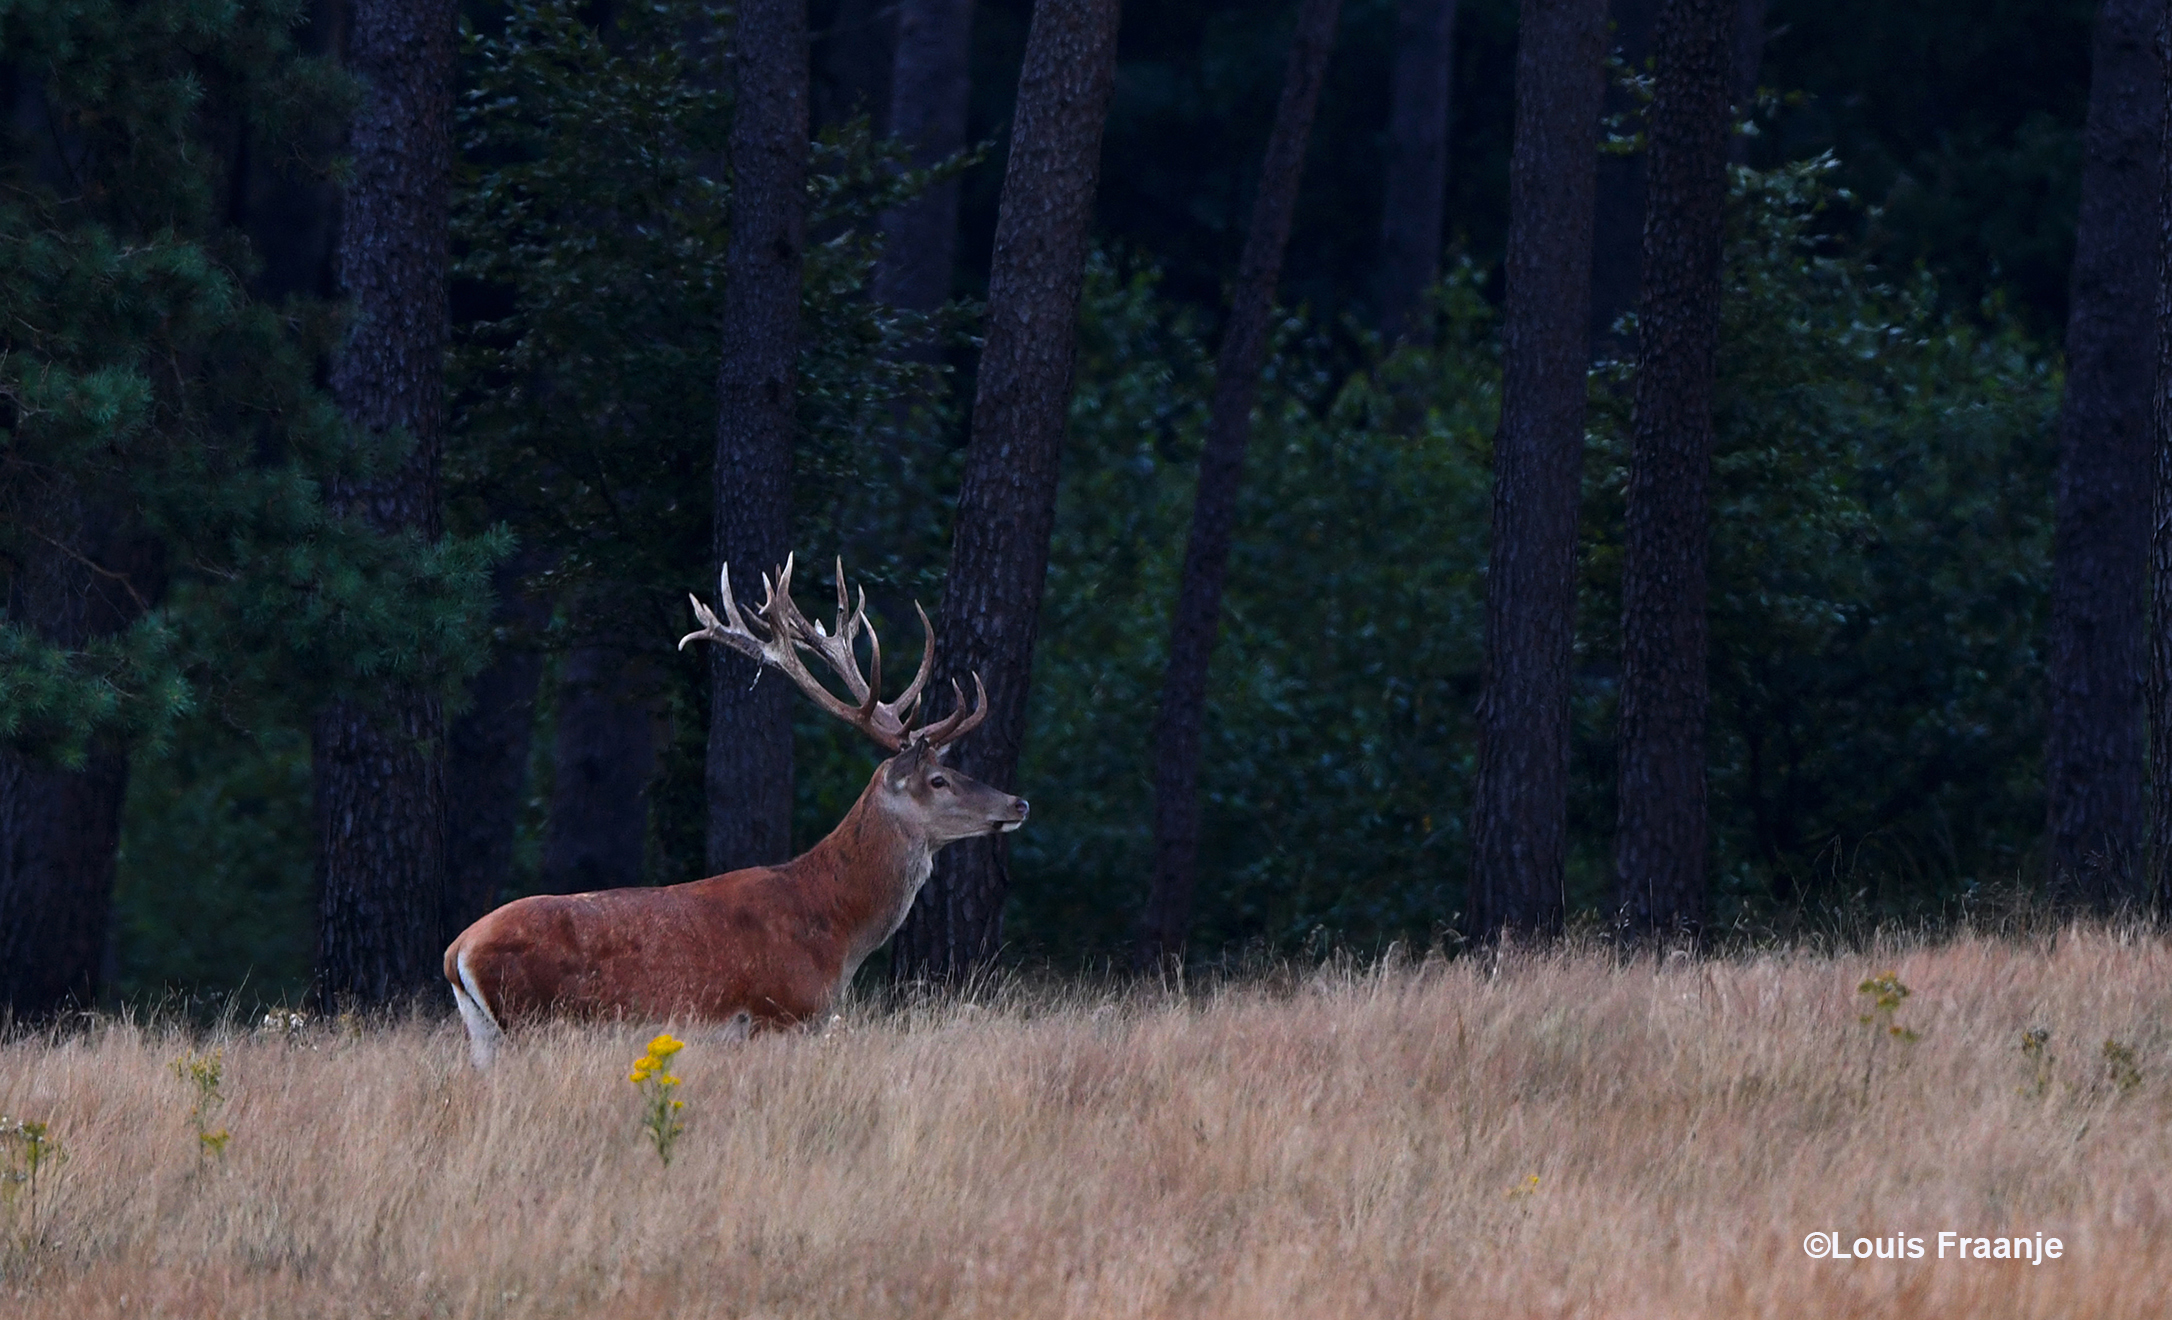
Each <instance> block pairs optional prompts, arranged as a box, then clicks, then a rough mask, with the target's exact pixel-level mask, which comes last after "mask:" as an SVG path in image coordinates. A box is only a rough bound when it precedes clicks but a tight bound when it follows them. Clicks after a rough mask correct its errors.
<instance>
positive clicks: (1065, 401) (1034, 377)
mask: <svg viewBox="0 0 2172 1320" xmlns="http://www.w3.org/2000/svg"><path fill="white" fill-rule="evenodd" d="M1117 13H1118V6H1117V0H1039V3H1037V4H1036V5H1035V6H1034V9H1033V25H1032V27H1031V29H1030V30H1029V31H1028V33H1027V36H1026V55H1025V63H1024V67H1023V68H1022V69H1020V71H1019V75H1018V112H1017V118H1016V120H1015V121H1014V124H1013V127H1012V130H1011V155H1010V163H1009V165H1008V167H1007V169H1006V172H1005V175H1004V180H1003V200H1002V203H1001V206H1000V208H999V210H998V212H997V216H996V238H995V254H994V257H993V260H992V262H991V265H990V269H989V275H988V339H987V346H986V347H985V348H984V349H982V351H981V359H980V385H979V393H978V395H977V396H976V397H975V399H974V403H973V438H972V443H971V446H970V448H969V449H968V450H967V451H966V460H965V475H964V478H963V479H962V481H961V483H960V485H959V490H958V511H957V518H956V528H955V530H954V532H953V533H952V541H951V551H950V573H949V576H948V577H947V578H946V579H945V581H944V586H943V616H942V623H941V625H940V627H939V628H938V630H937V634H936V645H937V649H938V659H937V665H938V670H937V677H938V679H955V680H957V681H959V682H961V683H962V684H963V686H964V687H965V689H966V691H967V692H968V693H970V692H971V691H972V682H971V679H970V677H969V676H970V675H972V674H976V673H977V674H979V675H980V676H981V677H982V679H983V680H985V681H986V683H987V685H988V704H989V711H988V719H987V722H986V723H984V724H982V725H981V727H980V729H979V731H978V732H976V733H974V734H973V735H972V736H971V737H970V738H967V739H966V740H965V741H964V742H962V743H960V744H959V745H958V747H959V750H958V753H957V754H956V755H955V757H954V759H955V760H957V762H958V763H959V768H960V769H962V770H964V771H965V772H966V773H967V774H969V775H971V776H973V777H974V778H976V779H979V780H981V781H982V782H983V783H988V784H994V785H998V786H1003V787H1009V786H1011V785H1012V784H1013V782H1014V781H1015V779H1016V777H1017V771H1018V753H1019V748H1020V745H1021V744H1022V743H1023V742H1024V740H1025V733H1026V695H1027V686H1028V683H1029V682H1030V680H1031V678H1032V673H1033V641H1034V633H1035V630H1036V628H1037V627H1038V625H1039V622H1040V613H1041V589H1042V587H1043V586H1044V585H1046V581H1047V576H1048V537H1049V532H1050V531H1051V529H1052V528H1053V526H1054V523H1055V517H1056V478H1057V474H1058V471H1059V466H1060V464H1059V460H1060V458H1061V457H1062V451H1063V434H1064V421H1065V415H1066V413H1067V412H1068V411H1069V408H1070V402H1071V385H1072V376H1073V371H1074V369H1075V367H1076V352H1075V349H1076V344H1077V335H1078V325H1077V316H1078V298H1079V290H1080V288H1081V286H1082V285H1083V284H1084V282H1085V278H1086V251H1087V236H1088V228H1089V226H1090V224H1091V222H1092V220H1093V204H1094V189H1095V186H1096V184H1097V183H1098V182H1099V179H1100V173H1101V130H1102V126H1103V124H1104V122H1105V121H1106V119H1107V117H1108V107H1109V94H1110V91H1111V90H1112V88H1113V87H1114V84H1115V75H1116V24H1117ZM945 686H947V683H946V684H945ZM1007 856H1008V854H1007V852H1006V851H1005V850H1004V848H1003V847H1002V841H1001V840H999V839H998V840H969V841H967V842H964V843H957V844H952V845H951V846H950V847H949V848H946V849H944V850H943V852H942V853H940V854H938V856H937V858H936V864H935V873H934V875H933V876H932V877H931V878H930V879H929V881H928V883H927V887H926V888H925V889H923V890H922V891H921V894H920V898H919V901H918V902H916V903H914V904H913V909H912V914H911V915H910V916H909V917H908V918H907V919H906V922H905V925H904V928H903V929H901V930H900V931H899V932H898V935H897V939H896V941H895V942H894V943H893V944H892V946H891V969H892V974H893V975H894V976H895V977H896V978H897V979H899V980H901V981H945V982H954V981H956V980H959V979H962V978H963V977H965V976H966V975H968V974H969V973H971V972H972V971H973V970H974V969H976V968H979V967H982V966H985V965H986V964H987V963H989V962H990V961H991V960H992V959H993V958H994V957H995V953H996V949H997V946H998V945H999V944H1000V943H1001V941H1002V935H1003V898H1004V895H1005V893H1006V892H1007V891H1008V889H1009V887H1010V876H1009V871H1008V868H1007Z"/></svg>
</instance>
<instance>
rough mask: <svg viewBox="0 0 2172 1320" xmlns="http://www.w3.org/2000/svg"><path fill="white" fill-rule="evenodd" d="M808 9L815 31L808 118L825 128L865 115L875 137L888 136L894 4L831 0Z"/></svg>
mask: <svg viewBox="0 0 2172 1320" xmlns="http://www.w3.org/2000/svg"><path fill="white" fill-rule="evenodd" d="M811 8H812V10H813V12H812V13H811V14H810V15H809V19H810V21H811V22H813V23H814V25H815V26H816V28H817V29H819V31H817V32H816V33H815V34H814V41H813V43H812V46H811V55H812V58H811V60H810V79H809V87H808V112H809V117H810V118H811V119H812V120H813V122H814V123H815V125H816V126H818V127H828V126H830V125H833V124H842V123H844V122H845V121H846V120H848V119H851V118H853V117H855V116H857V115H866V116H867V117H868V122H869V124H870V126H871V127H872V128H873V129H874V131H875V132H876V134H877V135H878V136H879V135H881V134H884V133H887V132H888V131H889V110H890V62H891V59H892V46H893V43H894V41H895V38H896V34H897V21H898V14H897V6H896V5H895V4H894V3H892V2H891V0H834V3H833V4H829V5H824V4H815V5H813V6H811Z"/></svg>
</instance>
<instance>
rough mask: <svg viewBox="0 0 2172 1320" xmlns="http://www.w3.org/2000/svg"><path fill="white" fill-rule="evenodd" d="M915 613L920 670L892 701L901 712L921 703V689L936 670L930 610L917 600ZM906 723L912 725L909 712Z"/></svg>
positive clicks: (933, 628)
mask: <svg viewBox="0 0 2172 1320" xmlns="http://www.w3.org/2000/svg"><path fill="white" fill-rule="evenodd" d="M913 613H915V614H917V615H919V616H920V672H919V673H916V674H914V675H913V681H912V682H910V683H907V684H906V685H905V690H904V691H903V692H900V693H898V694H897V700H895V701H893V702H891V703H890V707H891V709H893V710H896V711H899V712H906V711H907V708H909V707H912V706H915V705H918V704H919V701H920V690H921V689H922V688H924V687H926V686H927V683H928V675H929V674H931V673H934V672H935V625H934V624H932V623H929V622H928V612H927V611H926V610H924V609H921V608H920V602H919V601H917V600H916V601H914V602H913ZM904 723H905V725H906V726H907V727H910V726H911V724H912V717H911V715H910V714H909V713H908V714H906V716H905V720H904Z"/></svg>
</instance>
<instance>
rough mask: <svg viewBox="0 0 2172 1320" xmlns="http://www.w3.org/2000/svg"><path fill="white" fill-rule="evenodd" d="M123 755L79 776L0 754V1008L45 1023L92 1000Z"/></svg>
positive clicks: (116, 838) (102, 759)
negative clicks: (51, 1016) (45, 1019)
mask: <svg viewBox="0 0 2172 1320" xmlns="http://www.w3.org/2000/svg"><path fill="white" fill-rule="evenodd" d="M127 791H128V756H127V754H126V753H125V752H122V751H119V750H117V749H115V748H112V747H110V746H105V745H100V746H98V747H97V748H96V749H95V750H93V752H92V753H91V757H90V761H89V763H88V764H86V765H85V766H84V767H83V768H82V769H80V770H63V769H60V768H59V767H57V766H52V765H48V764H45V763H43V762H40V761H38V760H36V759H34V758H32V757H28V756H25V755H23V754H22V753H20V752H17V751H14V750H12V749H10V750H0V1005H4V1006H5V1007H6V1008H7V1009H8V1010H9V1011H10V1012H12V1013H13V1014H14V1015H15V1016H16V1017H18V1018H28V1019H35V1018H40V1017H44V1016H46V1015H48V1014H50V1013H53V1012H55V1011H56V1010H59V1009H62V1008H65V1007H67V1006H68V1005H70V1004H75V1005H80V1006H82V1007H86V1008H87V1007H89V1006H90V1005H91V1004H92V1003H94V1002H95V1001H96V1000H97V997H98V984H99V970H100V964H101V963H102V962H103V960H104V957H105V951H106V938H107V937H106V931H107V926H108V924H109V922H110V920H111V917H112V913H113V864H114V857H115V855H116V853H117V852H118V850H119V847H120V841H121V805H122V802H123V800H124V799H125V798H126V796H127Z"/></svg>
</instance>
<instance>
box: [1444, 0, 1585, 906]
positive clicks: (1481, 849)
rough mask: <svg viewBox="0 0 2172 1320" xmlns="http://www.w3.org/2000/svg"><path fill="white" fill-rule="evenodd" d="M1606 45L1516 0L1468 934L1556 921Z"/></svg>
mask: <svg viewBox="0 0 2172 1320" xmlns="http://www.w3.org/2000/svg"><path fill="white" fill-rule="evenodd" d="M1605 53H1606V6H1605V3H1604V0H1524V3H1523V11H1522V30H1521V34H1520V36H1519V37H1518V40H1517V52H1516V129H1515V133H1516V138H1515V146H1514V148H1513V152H1512V154H1511V156H1510V159H1509V174H1508V207H1509V232H1508V258H1507V266H1506V275H1507V300H1506V304H1505V306H1504V307H1503V310H1502V323H1501V345H1502V360H1501V373H1502V374H1501V425H1500V429H1499V431H1497V432H1496V433H1495V436H1494V445H1493V462H1494V473H1493V541H1492V546H1491V549H1490V552H1489V560H1488V571H1487V577H1486V669H1485V694H1484V696H1483V697H1481V698H1480V701H1479V710H1478V725H1479V734H1478V782H1477V786H1476V792H1475V795H1474V798H1475V800H1474V802H1473V805H1472V824H1471V835H1472V839H1471V842H1472V857H1471V882H1470V893H1469V897H1468V903H1467V908H1468V910H1467V913H1466V921H1467V922H1468V924H1469V927H1470V929H1471V931H1472V932H1473V933H1475V934H1478V935H1481V936H1486V935H1493V934H1496V933H1498V932H1500V931H1503V930H1517V931H1534V932H1543V931H1549V930H1553V929H1556V928H1558V927H1559V925H1560V923H1561V920H1562V915H1563V904H1564V895H1563V888H1562V887H1563V883H1564V879H1563V866H1564V863H1565V856H1566V853H1565V849H1566V835H1567V832H1568V775H1569V662H1570V644H1571V640H1572V638H1573V635H1574V627H1575V616H1576V510H1577V501H1578V481H1579V478H1580V476H1581V469H1582V466H1583V451H1584V376H1585V366H1586V362H1587V361H1588V356H1587V355H1588V352H1589V344H1590V340H1589V335H1588V331H1589V325H1590V322H1589V313H1590V304H1591V260H1592V257H1591V229H1592V190H1593V176H1594V173H1595V169H1594V167H1595V165H1596V162H1597V158H1598V134H1599V104H1600V92H1601V89H1602V78H1601V69H1602V67H1603V60H1604V58H1605Z"/></svg>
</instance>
